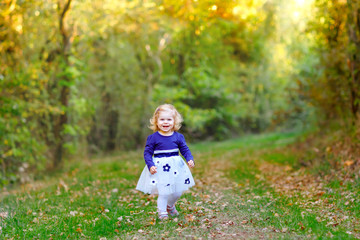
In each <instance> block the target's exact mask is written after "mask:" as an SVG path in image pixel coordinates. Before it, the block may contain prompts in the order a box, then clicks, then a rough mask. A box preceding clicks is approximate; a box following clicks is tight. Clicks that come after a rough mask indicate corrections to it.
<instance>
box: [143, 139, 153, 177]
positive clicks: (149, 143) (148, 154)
mask: <svg viewBox="0 0 360 240" xmlns="http://www.w3.org/2000/svg"><path fill="white" fill-rule="evenodd" d="M154 148H155V146H154V142H153V140H152V135H150V136H148V138H147V140H146V145H145V150H144V159H145V163H146V165H147V167H148V169H149V171H150V173H151V174H154V173H156V167H155V164H154V162H153V159H152V156H153V155H154Z"/></svg>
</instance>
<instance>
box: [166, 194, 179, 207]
mask: <svg viewBox="0 0 360 240" xmlns="http://www.w3.org/2000/svg"><path fill="white" fill-rule="evenodd" d="M181 195H182V192H174V193H173V194H171V195H170V196H169V198H168V199H167V205H168V206H169V207H172V206H174V204H175V203H176V201H177V200H178V199H179V198H180V197H181Z"/></svg>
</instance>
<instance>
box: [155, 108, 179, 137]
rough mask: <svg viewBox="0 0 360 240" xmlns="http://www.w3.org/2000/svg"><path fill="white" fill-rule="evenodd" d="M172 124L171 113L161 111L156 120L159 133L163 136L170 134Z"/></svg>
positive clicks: (172, 129)
mask: <svg viewBox="0 0 360 240" xmlns="http://www.w3.org/2000/svg"><path fill="white" fill-rule="evenodd" d="M174 122H175V121H174V116H173V114H172V112H169V111H161V112H160V113H159V117H158V119H157V126H158V128H159V129H160V130H159V131H160V133H162V134H164V135H166V134H171V133H172V132H173V131H174Z"/></svg>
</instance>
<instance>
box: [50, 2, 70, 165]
mask: <svg viewBox="0 0 360 240" xmlns="http://www.w3.org/2000/svg"><path fill="white" fill-rule="evenodd" d="M70 4H71V0H67V1H66V3H65V5H64V7H63V9H61V6H60V3H58V9H59V11H60V16H59V30H60V33H61V36H62V45H61V53H60V54H61V57H62V60H63V61H64V63H65V64H64V67H63V69H61V71H64V70H65V69H66V68H67V67H69V66H70V64H69V50H70V47H71V41H70V34H69V33H68V32H67V31H66V29H65V25H64V21H65V15H66V13H67V12H68V11H69V10H70ZM62 80H64V81H66V82H69V81H70V80H71V79H69V77H68V76H66V75H64V76H63V78H62ZM69 96H70V88H69V86H68V85H63V86H61V92H60V99H59V100H60V104H61V106H62V107H64V108H65V110H64V112H63V113H61V115H60V116H59V118H58V119H57V121H56V122H55V126H54V136H55V141H56V145H55V152H54V159H53V166H54V167H55V168H57V167H59V166H60V164H61V163H62V159H63V151H64V143H65V139H64V136H63V130H64V126H65V124H66V123H67V121H68V113H67V109H66V108H67V106H68V105H69Z"/></svg>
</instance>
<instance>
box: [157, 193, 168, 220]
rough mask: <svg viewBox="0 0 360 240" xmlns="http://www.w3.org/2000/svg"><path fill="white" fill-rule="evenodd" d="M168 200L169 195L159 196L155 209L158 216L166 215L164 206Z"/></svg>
mask: <svg viewBox="0 0 360 240" xmlns="http://www.w3.org/2000/svg"><path fill="white" fill-rule="evenodd" d="M168 198H169V195H159V197H158V200H157V208H158V212H159V215H161V214H167V211H166V207H167V206H166V205H167V203H168Z"/></svg>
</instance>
